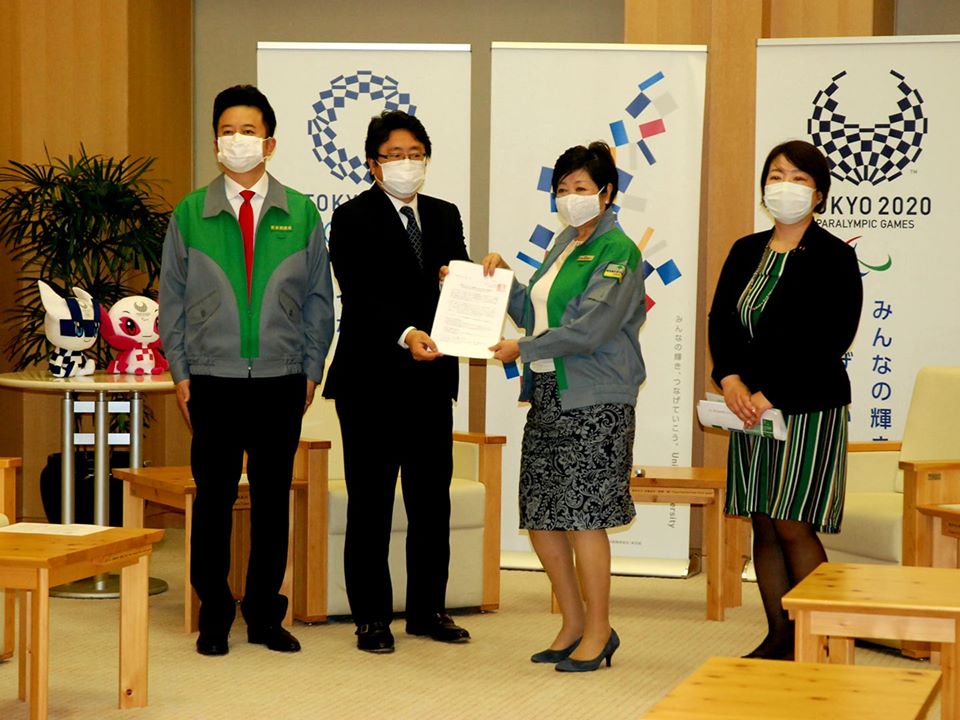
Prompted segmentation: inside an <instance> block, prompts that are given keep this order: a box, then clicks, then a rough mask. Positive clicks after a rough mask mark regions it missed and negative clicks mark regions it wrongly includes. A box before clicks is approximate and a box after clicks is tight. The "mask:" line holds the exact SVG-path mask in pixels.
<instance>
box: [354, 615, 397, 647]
mask: <svg viewBox="0 0 960 720" xmlns="http://www.w3.org/2000/svg"><path fill="white" fill-rule="evenodd" d="M356 634H357V648H359V649H360V650H363V651H365V652H371V653H392V652H393V650H394V647H393V633H392V632H390V623H386V622H382V621H380V620H378V621H375V622H372V623H365V624H363V625H360V626H358V627H357V633H356Z"/></svg>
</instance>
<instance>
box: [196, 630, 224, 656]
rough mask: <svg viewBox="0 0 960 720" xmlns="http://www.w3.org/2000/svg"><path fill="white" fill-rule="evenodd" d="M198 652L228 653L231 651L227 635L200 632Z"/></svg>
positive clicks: (206, 653) (205, 653)
mask: <svg viewBox="0 0 960 720" xmlns="http://www.w3.org/2000/svg"><path fill="white" fill-rule="evenodd" d="M197 652H198V653H200V654H201V655H226V654H227V653H228V652H230V645H229V644H228V643H227V636H226V635H214V634H213V633H200V635H199V637H197Z"/></svg>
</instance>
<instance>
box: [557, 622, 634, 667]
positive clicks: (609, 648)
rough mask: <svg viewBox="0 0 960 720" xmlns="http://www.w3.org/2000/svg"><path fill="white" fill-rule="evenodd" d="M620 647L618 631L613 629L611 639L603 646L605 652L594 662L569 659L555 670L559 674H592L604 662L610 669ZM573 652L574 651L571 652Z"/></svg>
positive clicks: (559, 663) (559, 664)
mask: <svg viewBox="0 0 960 720" xmlns="http://www.w3.org/2000/svg"><path fill="white" fill-rule="evenodd" d="M618 647H620V636H619V635H617V631H616V630H614V629H613V628H611V629H610V639H609V640H607V644H606V645H604V646H603V650H601V651H600V654H599V655H597V656H596V657H595V658H593V659H592V660H574V659H573V658H569V657H568V658H567V659H566V660H561V661H560V662H558V663H557V665H556V668H554V669H555V670H556V671H557V672H590V671H592V670H596V669H597V668H598V667H600V665H601V664H602V663H603V661H604V660H606V661H607V667H610V665H611V663H612V662H613V654H614V653H615V652H616V651H617V648H618ZM571 652H573V651H572V650H571Z"/></svg>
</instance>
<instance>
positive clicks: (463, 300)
mask: <svg viewBox="0 0 960 720" xmlns="http://www.w3.org/2000/svg"><path fill="white" fill-rule="evenodd" d="M512 283H513V272H512V271H511V270H500V269H497V270H495V271H494V273H493V275H491V276H490V277H485V276H484V274H483V266H482V265H477V264H476V263H471V262H466V261H465V260H454V261H453V262H451V263H450V272H449V274H448V275H447V277H446V278H444V280H443V289H442V290H441V291H440V302H439V303H438V304H437V314H436V315H435V316H434V318H433V328H432V330H431V332H430V337H431V338H433V341H434V342H435V343H436V344H437V348H438V349H439V350H440V352H442V353H443V354H444V355H456V356H457V357H468V358H492V357H493V353H492V352H491V351H490V349H489V348H490V346H491V345H496V344H497V343H498V342H500V337H501V334H502V332H503V321H504V318H506V316H507V303H508V302H509V300H510V286H511V284H512Z"/></svg>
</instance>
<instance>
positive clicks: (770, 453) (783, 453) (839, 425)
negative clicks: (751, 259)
mask: <svg viewBox="0 0 960 720" xmlns="http://www.w3.org/2000/svg"><path fill="white" fill-rule="evenodd" d="M789 257H790V253H778V252H774V251H773V250H771V249H770V248H769V247H767V249H766V250H765V251H764V253H763V258H762V259H761V260H760V266H759V267H758V268H757V271H756V273H754V275H753V277H752V278H751V279H750V282H749V283H748V284H747V288H746V289H745V290H744V291H743V295H741V296H740V301H739V302H738V304H737V307H738V308H739V310H740V320H741V322H742V323H743V326H744V327H745V328H746V329H747V332H749V333H750V336H751V337H753V328H754V327H755V326H756V323H757V321H758V320H759V319H760V316H761V314H762V313H763V309H764V307H765V306H766V303H767V299H768V298H769V297H770V293H771V292H772V291H773V288H774V287H775V286H776V284H777V281H778V280H779V279H780V276H781V274H782V273H783V268H784V267H785V266H786V264H787V262H788V260H789ZM785 419H786V423H787V439H786V440H773V439H771V438H761V437H757V436H755V435H746V434H744V433H739V432H732V433H730V450H729V453H728V456H727V508H726V512H727V514H728V515H740V516H743V517H749V516H750V514H751V513H764V514H766V515H769V516H770V517H772V518H774V519H775V520H799V521H801V522H807V523H811V524H813V525H814V526H815V527H816V529H817V531H818V532H827V533H836V532H840V521H841V519H842V518H843V496H844V488H845V486H846V479H847V408H846V407H845V406H844V407H837V408H830V409H828V410H819V411H816V412H810V413H803V414H800V415H788V416H786V418H785Z"/></svg>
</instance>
